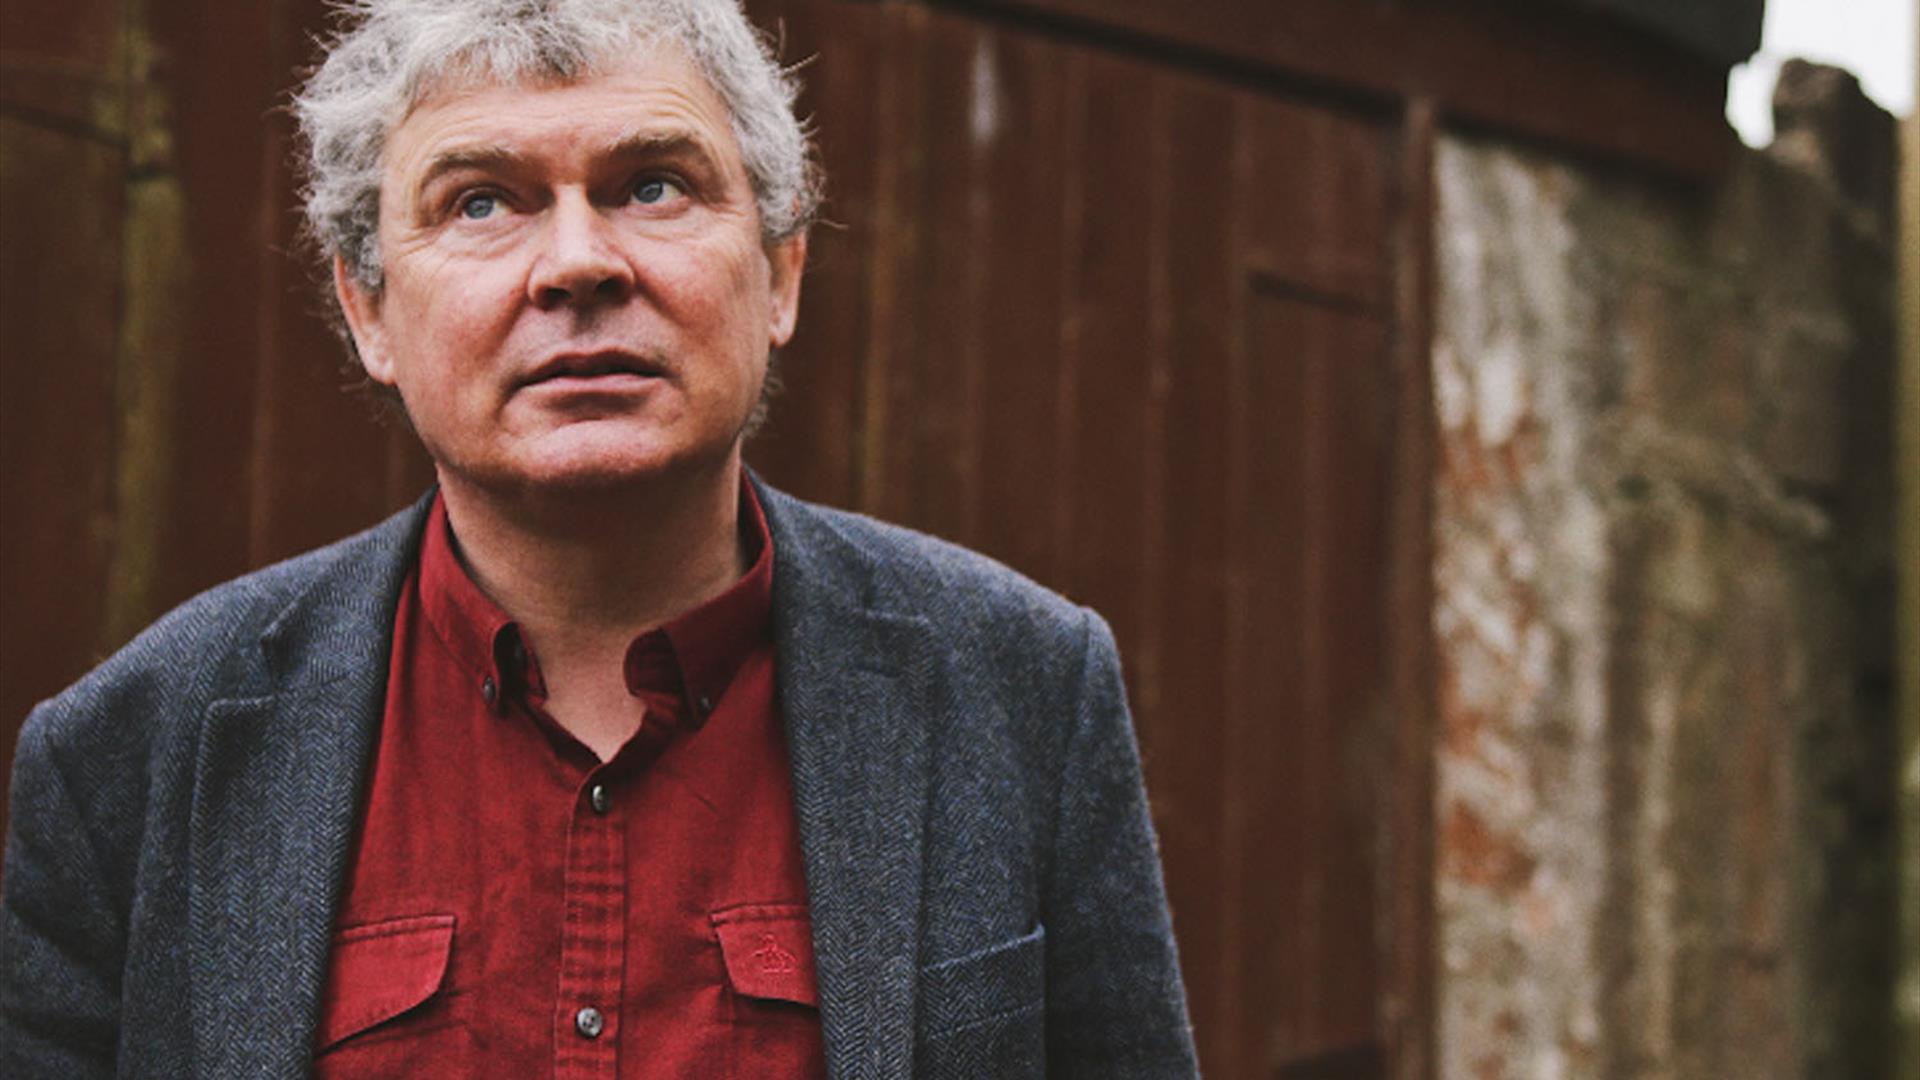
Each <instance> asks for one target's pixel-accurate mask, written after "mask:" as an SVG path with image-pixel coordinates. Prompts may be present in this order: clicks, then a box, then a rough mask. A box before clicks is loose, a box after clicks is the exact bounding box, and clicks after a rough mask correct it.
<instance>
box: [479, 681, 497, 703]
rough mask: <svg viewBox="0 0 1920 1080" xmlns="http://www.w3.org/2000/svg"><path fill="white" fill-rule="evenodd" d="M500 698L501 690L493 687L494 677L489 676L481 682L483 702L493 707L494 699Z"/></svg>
mask: <svg viewBox="0 0 1920 1080" xmlns="http://www.w3.org/2000/svg"><path fill="white" fill-rule="evenodd" d="M499 696H500V688H499V687H497V686H495V685H493V676H491V675H489V676H487V677H486V678H484V679H481V680H480V699H481V700H482V701H485V702H486V703H487V704H489V705H491V704H493V701H494V699H495V698H497V697H499Z"/></svg>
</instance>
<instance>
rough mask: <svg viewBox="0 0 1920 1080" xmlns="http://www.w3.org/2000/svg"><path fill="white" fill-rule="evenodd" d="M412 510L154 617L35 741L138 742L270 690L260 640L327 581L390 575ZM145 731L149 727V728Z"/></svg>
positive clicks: (64, 701)
mask: <svg viewBox="0 0 1920 1080" xmlns="http://www.w3.org/2000/svg"><path fill="white" fill-rule="evenodd" d="M421 511H422V506H418V505H416V506H414V507H411V508H409V509H407V510H405V511H402V512H401V513H399V514H396V515H394V516H393V517H391V518H389V519H387V520H386V521H384V522H381V523H380V524H378V525H375V526H373V527H372V528H369V529H366V530H364V531H362V532H360V533H356V534H354V535H353V536H349V537H347V538H345V539H342V540H338V541H335V542H334V543H331V544H328V545H326V546H325V547H321V548H316V549H314V550H312V551H309V552H306V553H304V554H301V555H296V556H294V557H292V558H289V559H286V560H283V561H281V562H278V563H274V564H272V565H270V566H266V567H262V568H261V569H258V570H255V571H252V572H250V573H247V574H244V575H242V576H240V577H237V578H233V579H232V580H229V581H226V582H223V583H221V584H219V585H215V586H213V587H212V588H210V589H207V590H206V591H205V592H202V593H200V594H199V595H197V596H194V597H192V598H191V599H189V600H187V601H185V602H183V603H181V604H180V605H179V606H177V607H175V608H174V609H173V610H171V611H169V612H167V613H166V614H165V615H163V616H161V617H160V618H159V619H157V620H155V621H154V622H153V623H152V624H151V625H150V626H148V627H147V628H146V629H145V630H142V631H141V632H140V633H139V634H138V635H136V636H135V637H134V639H133V640H132V641H130V642H128V643H127V644H126V645H125V646H123V647H121V648H120V649H119V650H118V651H116V652H114V653H113V654H112V655H111V656H109V657H107V658H106V659H105V660H103V661H101V662H100V664H99V665H98V666H96V667H95V668H94V669H93V670H91V671H89V672H87V674H85V675H84V676H82V677H81V678H80V679H79V680H78V681H77V682H75V683H74V684H73V685H71V686H69V687H67V688H66V689H65V690H63V691H61V692H60V693H59V694H56V695H55V696H53V697H52V698H49V699H47V700H46V701H43V702H42V703H41V704H40V705H39V706H38V707H36V708H35V709H34V710H33V712H32V713H31V714H30V715H29V717H28V719H27V727H28V728H29V729H31V732H32V734H33V735H34V736H35V737H36V739H41V740H45V741H46V742H47V743H49V744H51V745H54V746H69V747H71V748H72V749H74V750H76V751H79V752H81V753H85V752H87V750H88V749H89V746H88V744H93V745H94V746H100V745H101V744H107V743H114V742H119V741H123V740H128V739H130V738H131V739H134V740H136V741H138V740H140V739H141V738H142V737H143V736H146V735H150V734H151V733H152V732H151V729H153V728H155V727H163V726H165V725H166V724H168V723H169V722H170V721H172V720H174V719H176V718H177V717H180V716H183V715H198V714H199V713H200V712H201V711H202V710H203V709H204V707H205V706H206V705H207V704H208V703H210V702H212V701H214V700H217V699H220V698H232V697H247V696H252V695H255V694H259V693H264V692H265V689H266V688H265V677H266V676H265V667H264V665H263V664H262V662H261V660H262V656H261V649H262V641H263V639H265V638H266V637H267V636H268V635H269V634H271V632H272V631H273V629H274V627H275V626H276V624H277V623H278V622H280V621H282V620H284V619H286V618H287V617H288V613H289V612H290V611H293V610H295V609H297V608H298V607H299V606H300V601H301V600H302V599H303V598H305V597H307V596H308V595H309V594H311V593H313V592H314V591H315V590H317V589H324V588H325V587H326V586H327V584H328V583H329V582H334V581H339V580H357V579H360V578H363V577H366V576H368V574H369V572H371V573H372V576H374V577H383V576H387V575H386V574H385V568H384V565H383V564H385V563H390V562H392V561H393V560H396V559H399V558H401V557H402V556H403V554H404V551H405V549H406V548H407V545H408V533H409V530H412V531H416V532H417V526H418V519H419V516H420V513H421ZM142 729H147V730H142Z"/></svg>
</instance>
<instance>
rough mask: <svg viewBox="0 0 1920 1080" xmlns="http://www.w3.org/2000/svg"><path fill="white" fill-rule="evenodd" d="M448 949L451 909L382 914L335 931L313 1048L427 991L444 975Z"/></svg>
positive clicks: (392, 1013) (395, 1011) (385, 1016)
mask: <svg viewBox="0 0 1920 1080" xmlns="http://www.w3.org/2000/svg"><path fill="white" fill-rule="evenodd" d="M452 952H453V916H451V915H410V916H407V917H405V918H400V919H383V920H382V921H380V922H377V923H367V924H365V925H362V926H352V927H348V928H347V929H345V930H342V931H340V932H339V933H337V934H335V935H334V938H333V955H332V956H331V957H329V958H328V970H327V989H326V994H325V997H324V998H322V1000H321V1002H320V1030H319V1038H318V1049H320V1050H325V1049H327V1048H328V1047H330V1046H332V1045H333V1044H335V1043H337V1042H339V1041H341V1040H342V1039H345V1038H347V1037H348V1036H350V1035H356V1034H358V1033H360V1032H362V1031H365V1030H366V1029H368V1028H370V1027H373V1026H374V1025H375V1024H379V1023H382V1022H384V1021H387V1020H391V1019H393V1018H394V1017H396V1016H399V1015H400V1014H401V1013H403V1012H406V1011H407V1010H408V1009H411V1008H413V1007H414V1006H416V1005H419V1004H420V1003H421V1002H424V1001H426V1000H427V999H428V998H430V997H432V996H433V994H434V991H436V990H438V989H440V981H441V980H442V979H444V978H445V977H446V974H447V959H448V957H449V956H450V955H451V954H452Z"/></svg>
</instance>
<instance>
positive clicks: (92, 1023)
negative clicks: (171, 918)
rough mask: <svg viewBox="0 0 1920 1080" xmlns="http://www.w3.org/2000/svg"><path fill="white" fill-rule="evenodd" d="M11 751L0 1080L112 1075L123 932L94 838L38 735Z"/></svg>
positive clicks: (1, 911) (35, 729) (2, 890)
mask: <svg viewBox="0 0 1920 1080" xmlns="http://www.w3.org/2000/svg"><path fill="white" fill-rule="evenodd" d="M45 709H46V706H43V707H42V709H41V710H36V713H35V715H34V716H31V717H29V718H28V720H27V723H26V726H25V727H24V728H23V729H22V730H21V733H20V742H19V745H18V747H17V748H16V750H15V751H14V761H13V780H12V795H11V806H10V808H9V811H8V816H7V850H6V871H5V878H4V882H0V1076H18V1077H40V1076H46V1077H53V1076H58V1077H62V1078H67V1077H72V1078H76V1080H84V1078H87V1077H106V1076H111V1075H113V1071H114V1054H115V1050H116V1047H117V1044H118V1042H119V1013H120V1009H119V997H120V995H119V985H120V970H121V961H122V951H123V948H124V941H125V933H124V928H123V923H122V920H121V918H120V917H119V915H118V914H116V912H117V910H118V909H117V908H116V906H115V905H114V904H113V903H112V902H111V899H110V896H109V890H108V888H107V886H106V883H105V880H106V879H105V876H104V875H103V874H102V873H101V868H100V864H99V859H98V858H97V855H96V852H95V850H94V847H93V842H92V837H93V831H92V829H90V828H89V826H88V823H87V821H86V819H85V815H84V814H83V812H82V807H81V805H80V804H79V802H78V801H77V800H76V798H75V797H74V794H73V792H72V789H71V788H70V787H69V786H68V783H67V780H66V776H65V775H64V774H63V772H62V770H61V768H60V765H59V762H58V761H57V760H56V758H55V754H54V748H53V745H52V744H51V742H50V740H49V739H48V737H47V735H46V725H45V724H44V723H42V722H37V721H45V720H46V719H47V716H46V715H44V710H45Z"/></svg>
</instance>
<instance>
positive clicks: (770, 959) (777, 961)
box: [753, 934, 800, 975]
mask: <svg viewBox="0 0 1920 1080" xmlns="http://www.w3.org/2000/svg"><path fill="white" fill-rule="evenodd" d="M753 958H754V959H755V960H757V961H759V962H760V973H761V974H762V975H791V974H793V973H794V972H796V971H799V970H800V959H799V958H798V957H796V956H794V955H793V954H792V953H790V952H788V951H787V950H785V949H783V948H781V947H780V943H779V942H778V941H776V940H774V936H773V935H772V934H761V935H760V947H759V948H757V949H755V950H753Z"/></svg>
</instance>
